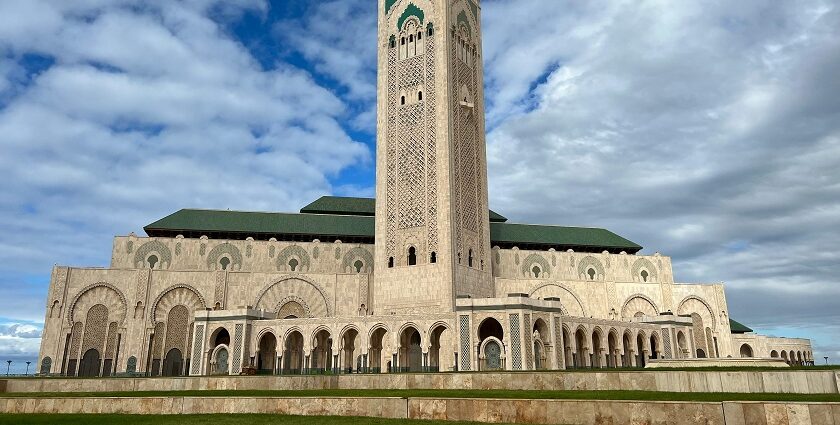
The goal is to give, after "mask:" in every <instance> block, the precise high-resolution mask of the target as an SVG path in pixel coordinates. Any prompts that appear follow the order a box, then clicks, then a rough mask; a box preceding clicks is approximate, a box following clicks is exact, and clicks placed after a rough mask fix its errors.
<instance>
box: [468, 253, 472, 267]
mask: <svg viewBox="0 0 840 425" xmlns="http://www.w3.org/2000/svg"><path fill="white" fill-rule="evenodd" d="M472 264H473V254H472V250H470V251H469V253H468V255H467V265H468V266H470V267H472V266H473V265H472Z"/></svg>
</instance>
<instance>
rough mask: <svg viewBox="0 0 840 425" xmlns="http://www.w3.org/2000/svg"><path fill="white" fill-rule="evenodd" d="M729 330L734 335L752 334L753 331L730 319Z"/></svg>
mask: <svg viewBox="0 0 840 425" xmlns="http://www.w3.org/2000/svg"><path fill="white" fill-rule="evenodd" d="M729 330H730V331H731V332H732V333H734V334H745V333H747V332H752V331H753V330H752V329H750V328H748V327H746V326H744V325H742V324H740V323H738V322H736V321H734V320H732V319H729Z"/></svg>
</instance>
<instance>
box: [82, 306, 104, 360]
mask: <svg viewBox="0 0 840 425" xmlns="http://www.w3.org/2000/svg"><path fill="white" fill-rule="evenodd" d="M107 330H108V307H105V306H104V305H102V304H97V305H95V306H93V307H91V308H90V310H88V314H87V318H86V319H85V336H84V338H83V339H82V341H83V342H82V355H84V353H85V352H87V351H88V350H90V349H91V348H95V349H96V350H97V351H98V352H99V355H100V356H101V355H102V354H104V351H105V333H106V332H107Z"/></svg>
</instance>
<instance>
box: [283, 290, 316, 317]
mask: <svg viewBox="0 0 840 425" xmlns="http://www.w3.org/2000/svg"><path fill="white" fill-rule="evenodd" d="M295 304H296V305H297V306H295ZM274 313H275V314H276V315H277V318H278V319H285V318H286V317H289V316H294V317H296V318H298V319H306V318H309V317H312V313H311V310H310V308H309V304H307V303H306V301H304V300H303V299H302V298H300V297H297V296H294V295H289V296H288V297H286V298H283V299H282V300H280V301H279V302H277V307H276V308H275V309H274Z"/></svg>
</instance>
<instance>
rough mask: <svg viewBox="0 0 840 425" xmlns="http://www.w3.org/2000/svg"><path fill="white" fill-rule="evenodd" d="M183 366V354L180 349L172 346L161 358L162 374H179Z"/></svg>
mask: <svg viewBox="0 0 840 425" xmlns="http://www.w3.org/2000/svg"><path fill="white" fill-rule="evenodd" d="M183 368H184V356H183V355H182V354H181V350H179V349H177V348H173V349H171V350H169V352H168V353H166V356H165V357H164V358H163V376H181V374H182V371H183Z"/></svg>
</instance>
